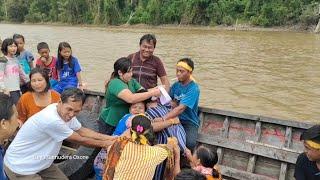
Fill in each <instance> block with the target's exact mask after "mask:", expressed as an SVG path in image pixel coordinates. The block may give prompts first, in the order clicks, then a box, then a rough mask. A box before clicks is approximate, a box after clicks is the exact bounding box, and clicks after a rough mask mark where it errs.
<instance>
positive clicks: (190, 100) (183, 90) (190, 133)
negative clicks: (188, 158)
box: [160, 58, 200, 151]
mask: <svg viewBox="0 0 320 180" xmlns="http://www.w3.org/2000/svg"><path fill="white" fill-rule="evenodd" d="M193 70H194V63H193V61H192V60H191V59H190V58H183V59H180V60H179V61H178V63H177V67H176V76H177V78H178V82H175V83H174V84H173V85H172V86H171V88H170V93H169V94H170V96H171V98H172V99H173V101H175V102H177V106H176V107H174V108H173V109H172V111H170V112H169V113H168V114H166V115H165V116H163V117H162V118H160V119H162V120H166V119H171V118H175V117H177V116H178V117H179V119H180V122H181V125H182V126H183V128H184V130H185V132H186V137H187V139H186V145H187V148H188V149H190V150H191V151H192V150H193V149H194V148H195V146H196V143H197V135H198V128H199V117H198V103H199V95H200V90H199V86H198V84H197V83H196V82H195V81H194V79H193V77H192V72H193Z"/></svg>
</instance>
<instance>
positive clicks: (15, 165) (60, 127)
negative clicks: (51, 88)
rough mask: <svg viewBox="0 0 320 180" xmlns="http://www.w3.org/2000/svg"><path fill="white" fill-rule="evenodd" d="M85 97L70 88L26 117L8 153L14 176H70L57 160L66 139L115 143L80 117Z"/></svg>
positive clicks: (8, 165)
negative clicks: (56, 100)
mask: <svg viewBox="0 0 320 180" xmlns="http://www.w3.org/2000/svg"><path fill="white" fill-rule="evenodd" d="M84 97H85V96H84V93H83V91H82V90H80V89H78V88H70V89H67V90H65V91H63V93H62V94H61V100H60V101H59V102H58V103H55V104H51V105H48V106H47V107H46V108H44V109H43V110H42V111H40V112H38V113H36V114H35V115H33V116H31V117H30V118H29V119H28V120H27V121H26V123H25V124H24V125H23V126H22V127H21V129H20V130H19V132H18V134H17V135H16V137H15V139H14V140H13V142H12V143H11V145H10V146H9V148H8V150H7V152H6V155H5V157H4V166H5V167H4V169H5V172H6V174H7V175H8V177H9V178H10V179H19V180H20V179H23V180H24V179H36V180H39V179H50V178H55V179H68V178H67V177H66V176H65V175H64V174H63V172H62V171H61V170H60V169H59V168H58V167H57V166H56V165H54V164H53V161H54V159H56V158H57V156H58V153H59V150H60V148H61V146H62V141H63V140H67V141H70V142H74V143H77V144H81V145H85V146H89V147H102V148H107V147H108V146H109V145H111V144H112V143H113V139H114V138H113V137H111V136H108V135H104V134H100V133H96V132H94V131H92V130H90V129H87V128H84V127H82V126H81V124H80V122H79V121H78V120H77V118H76V115H77V114H78V113H79V112H80V111H81V108H82V105H83V102H84ZM80 158H85V157H80Z"/></svg>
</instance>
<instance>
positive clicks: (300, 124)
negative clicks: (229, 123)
mask: <svg viewBox="0 0 320 180" xmlns="http://www.w3.org/2000/svg"><path fill="white" fill-rule="evenodd" d="M84 92H85V94H86V95H87V94H89V95H94V96H102V97H104V95H105V94H104V93H103V92H99V91H93V90H87V89H85V90H84ZM199 111H200V112H203V113H209V114H210V113H211V114H217V115H224V116H229V117H236V118H241V119H245V120H252V121H260V122H264V123H271V124H278V125H283V126H289V127H294V128H302V129H308V128H310V127H312V126H313V125H314V123H312V122H310V121H303V122H299V121H295V120H287V119H279V118H273V117H266V116H261V115H252V114H247V113H238V112H234V111H228V110H221V109H215V108H208V107H202V106H200V107H199Z"/></svg>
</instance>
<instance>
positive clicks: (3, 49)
mask: <svg viewBox="0 0 320 180" xmlns="http://www.w3.org/2000/svg"><path fill="white" fill-rule="evenodd" d="M12 44H15V45H16V46H17V53H16V55H17V54H18V44H17V43H16V42H15V41H14V40H13V39H12V38H7V39H5V40H3V42H2V44H1V52H2V53H3V54H4V55H8V46H10V45H12Z"/></svg>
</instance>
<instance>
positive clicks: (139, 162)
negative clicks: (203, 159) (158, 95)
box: [103, 115, 180, 180]
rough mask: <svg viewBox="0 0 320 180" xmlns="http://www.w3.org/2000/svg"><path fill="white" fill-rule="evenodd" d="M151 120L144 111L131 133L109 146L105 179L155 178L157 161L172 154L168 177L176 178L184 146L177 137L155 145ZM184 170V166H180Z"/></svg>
mask: <svg viewBox="0 0 320 180" xmlns="http://www.w3.org/2000/svg"><path fill="white" fill-rule="evenodd" d="M154 142H155V135H154V133H153V128H152V125H151V122H150V120H149V119H148V118H147V117H146V116H144V115H136V116H135V117H134V118H133V119H132V127H131V128H130V132H129V134H128V136H127V137H119V138H118V139H117V140H116V142H115V143H114V144H113V145H112V146H111V147H110V149H109V150H108V152H109V153H108V157H107V162H106V166H105V171H104V174H103V179H105V180H111V179H146V180H149V179H150V180H151V179H152V177H153V175H154V171H155V168H156V166H157V164H159V163H161V162H162V161H164V160H165V159H167V158H168V160H167V161H168V162H169V163H167V164H168V167H167V169H166V170H167V171H166V172H167V173H166V174H167V175H168V176H167V178H169V179H172V178H173V177H174V175H175V174H176V173H177V171H178V170H179V161H180V159H179V158H180V149H179V147H178V145H177V142H176V140H175V139H172V140H170V141H169V140H168V145H164V144H162V145H155V146H152V145H153V144H154ZM179 171H180V170H179Z"/></svg>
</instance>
